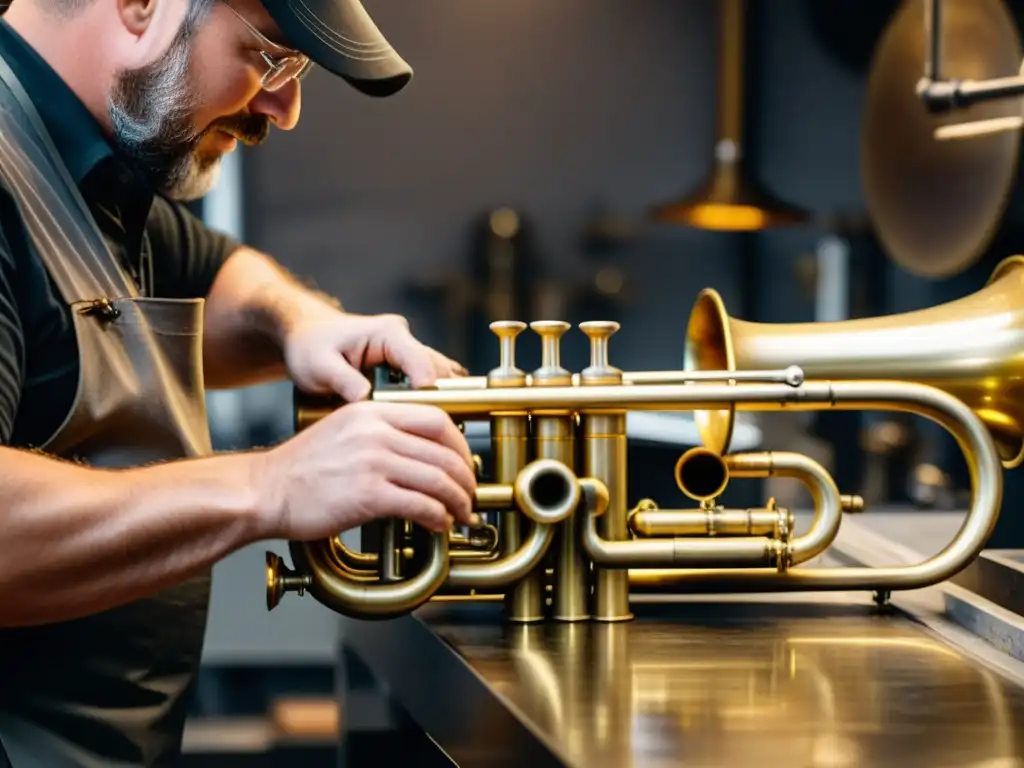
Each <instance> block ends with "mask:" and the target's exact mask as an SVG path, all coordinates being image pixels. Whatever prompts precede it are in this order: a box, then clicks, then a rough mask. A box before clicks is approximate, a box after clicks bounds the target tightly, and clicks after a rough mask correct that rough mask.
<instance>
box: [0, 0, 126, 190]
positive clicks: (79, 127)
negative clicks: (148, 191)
mask: <svg viewBox="0 0 1024 768" xmlns="http://www.w3.org/2000/svg"><path fill="white" fill-rule="evenodd" d="M0 55H3V57H4V59H5V60H6V61H7V63H8V65H10V67H11V69H12V70H14V74H15V75H16V76H17V78H18V79H19V80H20V81H21V83H22V85H23V86H24V88H25V91H26V92H27V93H28V94H29V97H30V98H31V99H32V102H33V104H34V105H35V108H36V110H37V111H38V112H39V117H40V118H41V119H42V121H43V125H45V126H46V130H47V131H48V132H49V134H50V138H51V139H53V143H54V146H55V147H56V148H57V151H58V152H59V153H60V155H61V157H62V158H63V160H64V164H65V165H66V166H67V169H68V172H69V173H70V174H71V178H72V179H73V180H74V182H75V183H76V184H78V185H81V184H82V182H83V180H84V179H85V177H86V176H87V175H88V174H89V172H90V171H92V170H93V169H94V168H95V167H96V166H97V165H99V164H100V163H102V162H103V161H105V160H107V159H108V158H111V157H112V156H113V155H114V151H113V148H112V147H111V144H110V142H109V141H108V140H107V138H106V136H105V135H104V133H103V127H102V126H101V125H100V123H99V122H98V121H97V120H96V118H95V117H93V115H92V113H91V112H89V110H88V109H87V108H86V106H85V104H83V103H82V101H81V100H80V99H79V98H78V96H77V95H76V94H75V93H74V91H72V90H71V88H69V87H68V85H67V83H65V82H64V80H63V79H62V78H61V77H60V75H58V74H57V72H56V71H54V69H53V68H52V67H51V66H50V65H49V64H48V63H47V62H46V61H45V60H44V59H43V57H42V56H40V55H39V53H38V52H37V51H36V50H35V49H33V48H32V47H31V46H30V45H29V44H28V43H27V42H26V41H25V39H24V38H23V37H21V35H19V34H18V33H17V32H16V31H15V30H14V29H13V28H12V27H11V26H10V24H8V23H7V22H6V21H5V20H4V19H2V18H0ZM43 94H45V96H43Z"/></svg>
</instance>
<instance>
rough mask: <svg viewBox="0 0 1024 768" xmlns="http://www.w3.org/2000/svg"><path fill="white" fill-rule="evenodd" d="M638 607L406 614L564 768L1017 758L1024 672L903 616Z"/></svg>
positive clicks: (923, 767) (801, 605)
mask: <svg viewBox="0 0 1024 768" xmlns="http://www.w3.org/2000/svg"><path fill="white" fill-rule="evenodd" d="M636 613H637V617H636V621H634V622H629V623H624V624H610V625H601V624H596V623H588V624H575V625H565V624H562V625H559V624H546V625H541V626H508V625H506V624H504V623H503V622H502V621H501V620H500V617H496V616H495V615H494V611H492V610H488V609H487V607H486V606H476V607H474V608H473V609H472V610H470V611H453V610H451V608H449V607H448V606H441V605H431V606H429V607H428V608H427V609H425V610H424V612H423V613H422V614H421V615H420V619H421V620H422V621H424V622H425V623H426V625H427V626H428V627H429V629H430V631H431V632H432V633H434V634H435V635H436V636H437V637H438V639H439V643H443V644H444V645H445V646H446V647H448V648H451V649H452V659H453V664H456V663H457V664H460V665H468V666H469V667H470V669H471V670H472V672H473V674H474V675H476V676H479V678H481V679H482V681H483V684H484V685H485V686H486V688H487V690H490V691H493V692H494V694H493V695H494V696H495V697H496V698H497V697H500V699H501V701H502V702H503V703H504V705H505V706H507V707H509V708H510V709H513V710H514V711H515V712H516V713H517V716H518V717H520V718H522V720H523V721H524V722H525V723H526V725H527V728H528V729H529V730H530V732H532V733H534V734H536V738H538V739H540V740H542V741H543V743H545V744H548V745H550V746H551V748H552V749H553V750H554V751H555V753H556V754H557V756H558V758H559V759H560V761H561V763H560V764H562V765H565V766H571V767H572V768H576V767H577V766H579V768H605V766H607V767H608V768H611V767H612V766H614V767H615V768H630V767H631V766H636V767H637V768H640V767H641V766H642V767H643V768H662V766H664V767H665V768H667V767H668V766H680V765H687V766H688V765H694V766H814V767H819V768H845V767H849V768H853V767H854V766H856V767H857V768H860V767H861V766H864V767H867V766H871V767H872V768H890V767H891V768H919V767H920V768H936V767H937V766H949V767H950V768H952V767H953V766H957V767H961V766H1001V767H1005V768H1021V766H1024V687H1022V686H1021V685H1020V684H1019V683H1017V682H1014V681H1012V680H1009V679H1007V678H1005V677H1003V676H1001V675H999V674H997V673H995V672H993V671H992V670H991V669H990V668H988V667H986V666H984V665H983V664H982V663H980V662H977V661H974V660H972V659H971V658H970V657H969V656H966V655H965V654H964V653H962V652H961V651H960V650H958V649H956V648H954V647H953V646H951V645H948V644H947V643H945V642H944V641H943V640H942V639H940V638H939V637H938V636H937V635H934V634H932V633H930V632H928V631H927V630H925V629H923V628H922V627H921V626H920V625H918V624H916V623H915V622H913V621H911V620H909V619H907V618H904V617H901V616H899V615H896V614H885V613H879V612H877V611H875V610H873V609H872V607H870V606H865V605H863V604H859V605H858V604H853V603H847V602H845V601H843V600H842V599H841V598H840V596H837V599H836V600H835V601H824V600H823V601H818V600H814V601H810V600H808V601H806V602H803V601H800V602H794V603H776V602H758V601H751V600H744V599H736V600H734V601H723V602H706V601H700V602H698V601H693V602H687V601H683V602H680V603H675V604H660V605H659V604H640V605H637V607H636ZM478 707H479V708H480V709H483V708H484V705H483V704H479V705H478ZM486 711H488V712H489V711H490V710H489V709H488V710H486ZM494 738H500V736H498V735H497V734H495V736H494ZM441 747H442V748H445V747H447V744H444V743H442V744H441ZM524 764H525V763H524Z"/></svg>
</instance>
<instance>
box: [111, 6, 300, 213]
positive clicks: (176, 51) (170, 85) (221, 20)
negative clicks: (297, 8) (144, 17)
mask: <svg viewBox="0 0 1024 768" xmlns="http://www.w3.org/2000/svg"><path fill="white" fill-rule="evenodd" d="M165 1H167V0H157V2H165ZM175 1H176V2H180V3H186V2H187V0H175ZM229 2H231V3H232V8H233V9H234V12H233V11H232V8H227V7H225V5H224V3H223V1H222V0H213V5H212V7H210V8H209V9H208V10H207V11H206V13H205V14H204V15H203V17H202V18H200V19H195V18H192V17H191V13H192V12H191V11H190V10H188V11H185V13H186V14H187V15H186V16H185V19H184V22H183V23H182V24H181V25H180V27H179V28H178V29H177V31H176V32H175V33H174V34H173V38H172V40H171V42H170V46H169V47H166V48H165V50H164V52H163V53H162V54H160V55H159V56H158V57H156V58H155V59H154V60H152V61H149V62H146V63H143V64H140V65H138V66H135V67H131V68H124V69H122V70H121V71H120V72H119V73H118V75H117V76H116V79H115V83H114V87H113V89H112V93H111V95H110V100H109V110H110V116H111V120H112V124H113V131H114V139H115V141H116V142H117V144H118V145H119V146H120V148H121V149H122V150H124V151H125V152H127V153H128V154H129V155H130V156H131V157H133V158H134V159H135V160H136V161H137V162H138V163H139V165H140V166H141V167H142V169H143V170H144V171H145V172H146V173H147V174H148V176H149V177H150V180H151V182H152V183H153V184H154V186H156V187H157V188H158V189H160V190H161V191H163V192H165V193H166V194H168V195H170V196H171V197H174V198H177V199H182V200H186V199H196V198H198V197H202V196H203V195H205V194H206V193H207V192H209V191H210V190H211V189H212V188H213V186H214V185H215V184H216V182H217V178H218V172H219V169H220V160H221V158H222V157H223V155H224V153H226V152H230V151H232V150H233V149H234V148H235V146H236V143H237V142H238V141H241V142H243V143H244V144H247V145H256V144H260V143H262V142H263V141H265V140H266V138H267V136H268V135H269V132H270V127H271V125H272V124H273V125H276V126H277V127H279V128H282V129H284V130H289V129H291V128H292V127H294V126H295V124H296V122H297V121H298V117H299V85H298V83H297V82H295V81H292V82H290V83H289V84H288V85H285V86H284V87H283V88H281V89H280V90H276V91H274V92H272V93H270V92H267V91H265V90H263V89H262V87H261V85H260V81H261V77H262V75H263V73H264V72H265V71H266V64H265V63H264V61H263V59H262V58H261V56H260V43H259V41H258V39H257V38H256V37H255V36H254V35H253V34H252V32H251V31H250V30H249V29H248V28H247V26H246V25H245V23H243V22H242V20H241V19H239V15H240V16H241V17H242V18H243V19H245V21H247V22H249V24H251V25H253V26H254V27H256V28H257V29H259V30H260V31H261V32H262V33H263V34H264V35H266V36H267V37H269V38H270V39H271V40H272V41H276V40H278V39H280V38H279V37H278V36H276V34H275V33H276V32H277V30H276V27H275V26H274V25H273V24H272V22H271V21H270V17H269V15H267V13H266V11H264V10H263V9H262V7H261V6H260V4H259V2H257V0H229ZM236 14H238V15H236Z"/></svg>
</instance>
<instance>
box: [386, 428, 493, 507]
mask: <svg viewBox="0 0 1024 768" xmlns="http://www.w3.org/2000/svg"><path fill="white" fill-rule="evenodd" d="M394 435H395V437H394V439H393V440H391V441H390V445H389V446H388V447H389V448H390V449H391V450H392V451H394V452H395V453H397V454H399V455H401V456H404V457H406V458H409V459H413V460H415V461H419V462H422V463H423V464H429V465H431V466H434V467H438V468H439V469H441V470H442V471H444V472H446V473H447V474H448V476H449V477H451V478H452V480H454V481H455V482H456V483H457V484H458V485H459V486H460V487H461V488H462V490H464V491H465V492H466V493H467V494H468V495H470V496H473V495H474V494H475V493H476V476H475V474H474V472H473V468H472V467H471V466H470V465H469V464H467V463H466V461H465V458H464V457H463V456H462V454H461V453H460V452H458V451H454V450H452V449H451V448H449V447H448V446H445V445H442V444H440V443H436V442H432V441H430V440H427V439H425V438H422V437H419V436H417V435H413V434H409V433H407V432H398V431H396V432H395V433H394Z"/></svg>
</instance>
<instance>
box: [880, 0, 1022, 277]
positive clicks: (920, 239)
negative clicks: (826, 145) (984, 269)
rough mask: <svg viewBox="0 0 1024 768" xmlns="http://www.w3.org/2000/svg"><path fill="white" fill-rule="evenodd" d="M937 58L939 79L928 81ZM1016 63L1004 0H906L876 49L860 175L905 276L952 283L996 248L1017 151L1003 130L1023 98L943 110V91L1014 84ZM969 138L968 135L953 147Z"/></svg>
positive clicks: (1013, 133)
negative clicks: (934, 18)
mask: <svg viewBox="0 0 1024 768" xmlns="http://www.w3.org/2000/svg"><path fill="white" fill-rule="evenodd" d="M940 3H941V24H939V25H938V26H937V27H932V25H931V23H930V22H929V14H930V12H931V11H935V12H938V10H939V4H940ZM936 47H937V48H938V49H940V50H941V58H937V59H936V61H941V72H933V71H930V68H931V65H932V59H931V52H932V49H933V48H936ZM1022 57H1024V54H1022V50H1021V41H1020V36H1019V34H1018V31H1017V26H1016V24H1015V22H1014V20H1013V17H1012V16H1011V14H1010V13H1009V11H1008V10H1007V8H1006V6H1005V4H1004V2H1003V0H906V2H904V3H902V5H901V6H900V8H899V9H898V10H897V11H896V13H895V14H894V16H893V18H892V20H891V21H890V23H889V25H888V27H887V28H886V30H885V32H884V33H883V35H882V37H881V39H880V40H879V43H878V45H877V47H876V49H875V52H874V54H873V57H872V64H871V73H870V76H869V79H868V93H867V101H866V103H865V109H864V119H863V123H862V134H861V158H862V164H861V174H862V178H863V183H864V192H865V197H866V200H867V206H868V212H869V215H870V217H871V220H872V222H873V224H874V226H875V230H876V231H877V233H878V236H879V239H880V240H881V242H882V244H883V247H884V250H885V251H886V253H887V254H888V255H889V257H890V258H892V259H893V261H895V262H896V263H897V264H899V265H900V266H901V267H903V268H904V269H906V270H907V271H908V272H911V273H913V274H917V275H921V276H925V277H947V276H950V275H954V274H957V273H958V272H961V271H963V270H964V269H966V268H967V267H969V266H970V265H971V264H973V263H974V262H975V261H977V259H978V258H979V257H980V256H981V255H982V253H983V252H984V251H985V249H986V248H987V247H988V245H989V243H990V242H991V241H992V238H993V236H994V234H995V231H996V229H997V227H998V225H999V222H1000V220H1001V219H1002V216H1003V213H1004V211H1005V209H1006V205H1007V202H1008V200H1009V195H1010V192H1011V189H1012V185H1013V182H1014V180H1015V178H1016V175H1017V165H1018V155H1019V151H1020V141H1021V137H1020V133H1019V131H1018V130H1005V128H1006V125H1007V123H1008V122H1012V121H1013V120H1014V119H1016V118H1020V117H1021V115H1022V114H1024V98H1022V97H1021V96H1019V95H1016V96H1012V97H1005V98H1002V99H999V100H983V101H980V100H979V101H974V100H970V99H968V98H967V96H966V94H961V96H960V97H958V98H957V99H954V100H950V103H947V104H946V105H945V106H944V107H943V106H942V105H941V104H940V103H939V95H940V94H939V91H941V90H942V89H943V88H944V87H946V86H949V87H953V88H960V87H962V86H966V85H967V84H968V83H971V82H977V81H989V80H992V82H996V81H995V80H993V79H994V78H1010V77H1011V76H1012V79H1014V80H1019V78H1017V77H1016V76H1017V75H1018V73H1019V72H1020V71H1021V61H1022ZM939 78H942V79H941V80H939ZM954 102H955V108H952V107H954ZM972 123H974V124H976V125H975V126H974V129H973V131H972V129H970V128H969V127H968V126H969V125H970V124H972ZM996 128H1002V130H998V131H997V130H995V129H996ZM964 133H971V134H972V135H971V137H970V138H962V139H961V140H957V141H950V140H948V139H949V138H953V137H955V136H957V135H963V134H964Z"/></svg>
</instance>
